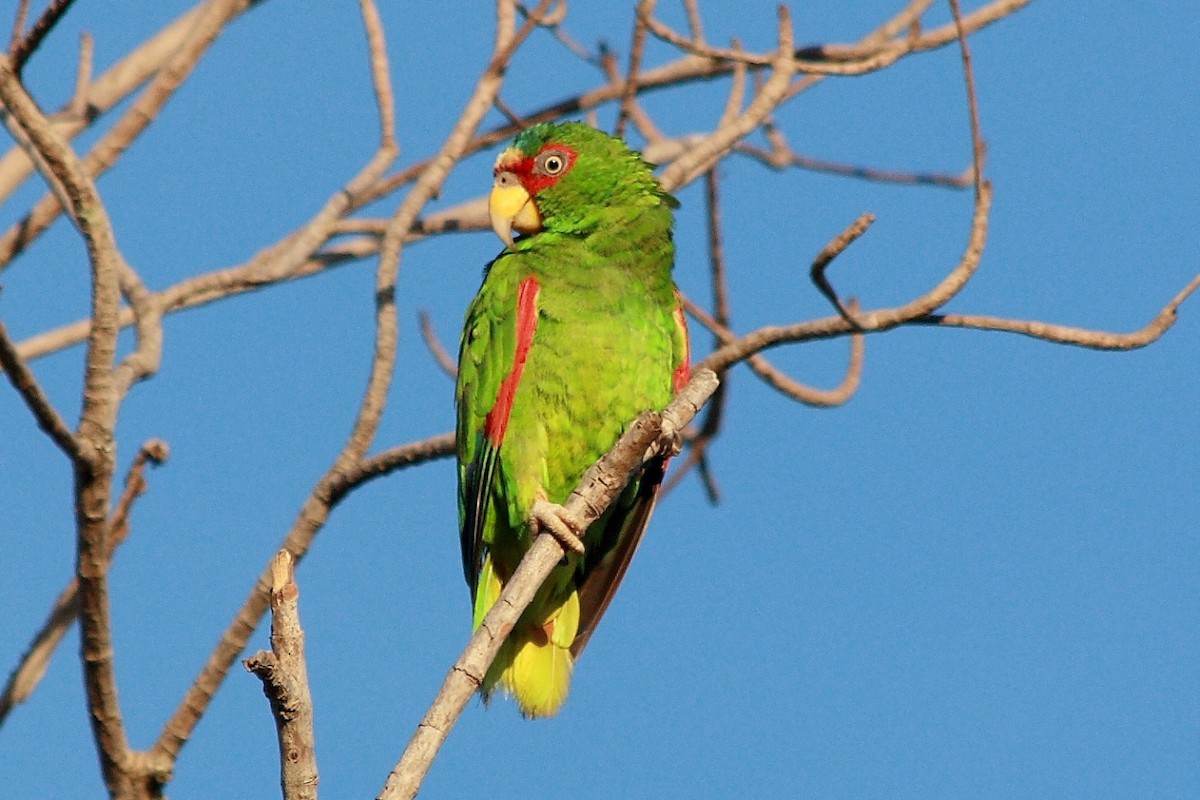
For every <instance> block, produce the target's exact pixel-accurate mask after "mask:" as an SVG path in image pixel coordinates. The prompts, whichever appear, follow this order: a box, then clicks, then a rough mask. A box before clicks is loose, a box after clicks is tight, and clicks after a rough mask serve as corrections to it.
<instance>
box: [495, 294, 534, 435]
mask: <svg viewBox="0 0 1200 800" xmlns="http://www.w3.org/2000/svg"><path fill="white" fill-rule="evenodd" d="M540 290H541V286H539V285H538V282H537V279H536V278H526V279H525V280H523V281H521V285H520V286H519V287H518V288H517V346H516V348H515V350H514V351H513V364H512V369H511V370H509V373H508V375H506V376H505V378H504V380H502V381H501V382H500V389H499V391H497V392H496V402H495V404H494V405H492V410H491V411H489V412H488V415H487V418H486V419H484V421H483V435H484V436H486V437H487V440H488V441H489V442H490V443H491V444H492V446H493V447H499V446H500V444H501V443H502V442H503V441H504V434H505V433H506V432H507V431H508V418H509V415H510V414H512V404H513V398H514V397H515V396H516V394H517V385H518V384H519V383H520V382H521V374H522V373H523V372H524V371H525V359H526V358H528V357H529V346H530V345H531V344H533V332H534V331H535V330H536V329H537V296H538V292H539V291H540Z"/></svg>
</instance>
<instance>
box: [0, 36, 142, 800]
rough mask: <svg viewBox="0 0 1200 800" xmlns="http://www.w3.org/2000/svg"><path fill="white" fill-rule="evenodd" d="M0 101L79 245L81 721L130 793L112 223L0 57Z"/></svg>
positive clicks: (106, 768) (115, 779)
mask: <svg viewBox="0 0 1200 800" xmlns="http://www.w3.org/2000/svg"><path fill="white" fill-rule="evenodd" d="M0 100H2V101H3V102H4V105H5V106H6V108H7V109H8V112H9V113H10V114H12V116H13V118H14V120H15V121H16V123H17V124H18V125H19V126H20V127H21V129H22V130H23V131H24V133H25V134H26V135H27V136H28V137H29V140H30V142H31V143H32V144H33V146H34V147H35V148H36V150H37V152H38V154H39V156H40V157H41V158H42V159H43V160H44V162H45V165H46V168H47V169H48V170H49V171H50V173H52V175H53V178H54V179H56V180H58V181H60V182H61V184H62V185H63V188H64V190H65V193H66V199H67V200H68V202H69V203H70V210H71V216H72V218H73V219H74V220H75V222H76V225H77V226H78V228H79V232H80V234H81V235H82V236H83V240H84V243H85V245H86V246H87V252H88V262H89V265H90V267H91V271H92V314H91V316H92V320H93V323H92V329H91V333H90V334H89V336H88V347H87V355H86V358H85V363H86V366H85V378H84V391H83V411H82V414H81V415H80V421H79V428H78V431H77V432H76V441H77V442H78V443H79V449H80V452H79V457H78V460H77V462H76V464H77V468H76V470H75V472H76V488H75V492H76V495H75V496H76V517H77V519H78V521H79V523H78V525H79V528H78V537H77V543H78V562H77V575H78V576H79V583H80V620H81V622H82V629H83V637H82V638H83V646H82V648H81V651H82V652H81V658H82V661H83V665H84V674H85V678H86V680H85V685H86V687H87V694H88V702H89V705H90V708H91V713H90V715H89V718H90V720H91V722H92V730H93V734H94V736H95V739H96V744H97V749H98V750H99V752H100V763H101V768H102V771H103V773H104V780H105V783H106V785H107V786H108V788H109V792H110V794H113V795H117V794H121V793H123V792H125V791H126V790H127V789H128V788H129V787H130V785H131V784H130V777H129V775H128V774H127V773H126V771H125V769H124V766H125V763H126V762H127V760H128V758H129V755H130V750H129V742H128V739H127V738H126V734H125V726H124V723H123V721H122V719H121V710H120V705H119V703H118V700H117V687H116V677H115V673H114V670H113V658H112V641H111V621H110V609H109V602H108V581H107V572H108V561H107V558H106V557H105V552H104V541H105V538H106V537H107V536H108V527H109V526H108V507H109V494H110V489H111V486H112V475H113V451H114V449H115V448H114V447H113V429H114V426H115V424H116V415H117V395H116V391H115V387H114V383H113V374H112V364H113V357H114V354H115V351H116V339H117V330H118V328H117V324H116V323H117V315H118V311H119V302H120V286H119V273H120V269H119V263H120V261H121V258H120V254H119V253H118V252H117V246H116V241H115V240H114V238H113V232H112V225H111V223H110V221H109V218H108V213H107V212H106V211H105V208H104V205H103V203H102V202H101V200H100V196H99V194H98V193H97V192H96V187H95V185H94V184H93V183H92V180H91V178H90V177H89V175H88V174H87V172H86V170H85V169H84V168H83V165H82V164H81V163H80V161H79V159H78V157H77V156H76V155H75V153H74V152H73V151H72V150H71V149H70V148H69V147H68V146H67V145H66V144H64V143H63V141H62V140H61V139H59V137H58V136H57V135H56V134H55V133H54V132H53V130H52V129H51V127H50V123H49V121H48V120H47V119H46V118H45V116H43V115H42V113H41V111H40V110H39V109H38V108H37V105H36V104H35V103H34V102H33V100H32V99H31V98H30V97H29V95H28V94H26V93H25V90H24V87H23V86H21V83H20V80H19V79H18V78H17V75H16V73H14V72H13V70H12V68H11V66H10V65H9V63H8V59H7V58H0Z"/></svg>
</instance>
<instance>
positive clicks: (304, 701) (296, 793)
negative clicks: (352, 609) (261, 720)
mask: <svg viewBox="0 0 1200 800" xmlns="http://www.w3.org/2000/svg"><path fill="white" fill-rule="evenodd" d="M295 578H296V564H295V561H294V560H293V559H292V554H291V553H289V552H288V551H287V550H280V551H279V553H278V554H277V555H276V556H275V558H274V559H273V560H272V561H271V652H269V653H268V652H266V651H259V652H258V653H255V654H254V655H252V656H250V658H247V659H246V660H245V661H243V662H242V663H243V664H245V666H246V669H248V670H250V671H251V672H253V673H254V674H255V675H257V676H258V679H259V680H261V681H262V684H263V694H265V695H266V696H267V700H268V701H270V703H271V715H272V716H273V717H274V718H275V728H276V730H277V731H278V734H279V782H280V784H281V785H282V787H283V797H284V800H316V798H317V783H318V782H319V781H320V777H319V776H318V774H317V753H316V747H315V743H314V742H315V740H314V738H313V704H312V694H311V693H310V692H309V688H308V665H307V664H306V663H305V661H304V629H303V628H301V627H300V590H299V589H298V588H297V587H296V580H295Z"/></svg>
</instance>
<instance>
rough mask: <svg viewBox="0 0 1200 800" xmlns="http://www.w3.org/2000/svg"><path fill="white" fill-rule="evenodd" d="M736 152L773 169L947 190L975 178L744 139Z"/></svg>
mask: <svg viewBox="0 0 1200 800" xmlns="http://www.w3.org/2000/svg"><path fill="white" fill-rule="evenodd" d="M735 149H736V150H737V152H739V153H742V154H743V155H746V156H750V157H751V158H754V159H756V160H758V161H761V162H762V163H764V164H766V165H767V166H769V167H771V168H772V169H776V170H782V169H787V168H788V167H798V168H800V169H806V170H809V171H811V172H825V173H829V174H831V175H845V176H846V177H849V178H859V179H861V180H865V181H875V182H877V183H895V184H900V185H915V186H944V187H946V188H949V189H965V188H966V187H968V186H970V185H971V183H972V181H973V180H974V178H973V175H972V172H971V168H970V167H968V168H967V169H965V170H963V171H962V172H959V173H957V174H950V173H945V172H905V171H901V170H890V169H878V168H875V167H863V166H859V165H857V164H843V163H841V162H838V161H825V160H823V159H819V158H812V157H811V156H806V155H801V154H800V153H797V152H795V151H793V150H791V149H788V150H787V151H785V152H780V151H778V150H775V149H774V148H773V149H771V150H765V149H763V148H761V147H758V146H756V145H753V144H749V143H747V142H740V143H738V145H737V147H736V148H735Z"/></svg>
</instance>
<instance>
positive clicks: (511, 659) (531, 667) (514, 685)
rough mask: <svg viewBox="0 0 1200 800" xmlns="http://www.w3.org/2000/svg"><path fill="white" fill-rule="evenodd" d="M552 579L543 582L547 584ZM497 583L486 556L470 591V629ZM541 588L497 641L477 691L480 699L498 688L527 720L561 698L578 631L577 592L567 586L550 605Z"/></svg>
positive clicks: (552, 710) (496, 592) (550, 710)
mask: <svg viewBox="0 0 1200 800" xmlns="http://www.w3.org/2000/svg"><path fill="white" fill-rule="evenodd" d="M553 582H554V581H553V579H551V580H549V581H547V582H546V583H547V586H549V585H550V584H552V583H553ZM503 588H504V587H503V585H502V583H501V581H500V579H499V576H497V575H496V574H495V571H494V570H493V569H492V564H491V559H490V558H488V559H486V560H485V562H484V565H483V570H482V571H481V573H480V580H479V589H478V595H477V596H476V603H475V627H476V628H478V627H479V623H480V622H482V621H483V617H484V615H485V614H487V612H488V610H489V609H491V607H492V604H493V603H495V602H496V599H497V598H498V597H499V596H500V591H501V590H502V589H503ZM545 590H546V586H544V587H543V591H540V592H538V594H537V595H536V596H535V597H534V599H533V602H532V603H531V604H530V606H529V609H527V610H526V612H525V613H524V614H523V615H522V616H521V619H520V620H518V622H517V624H516V626H515V627H514V628H513V631H512V633H510V634H509V636H508V638H507V639H506V640H505V642H504V644H503V645H502V646H501V648H500V652H499V653H498V654H497V656H496V660H495V661H493V662H492V666H491V668H490V669H489V670H488V674H487V676H486V677H485V678H484V680H483V686H482V687H481V690H480V691H481V692H482V694H483V701H484V702H485V703H486V702H488V701H489V700H490V699H491V695H492V692H494V691H495V690H496V688H497V687H498V688H500V689H501V690H503V691H504V693H505V694H507V695H509V696H511V697H512V698H513V699H514V700H515V701H516V702H517V707H518V708H519V709H520V711H521V715H522V716H524V717H528V718H530V719H533V718H537V717H551V716H554V715H555V714H557V713H558V710H559V709H560V708H562V704H563V703H564V702H565V701H566V699H567V692H568V691H569V690H570V688H571V670H572V668H573V667H574V663H575V662H574V659H573V658H572V656H571V644H572V643H573V642H574V641H575V634H576V633H577V632H578V630H579V593H578V592H576V591H574V590H571V592H570V593H569V594H568V595H567V597H566V598H565V599H564V600H563V602H562V603H561V604H559V605H558V606H557V607H555V606H553V605H552V604H551V603H550V602H548V601H549V600H550V598H549V597H548V596H547V593H546V591H545ZM547 606H550V608H549V613H546V610H547V609H546V607H547Z"/></svg>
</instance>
